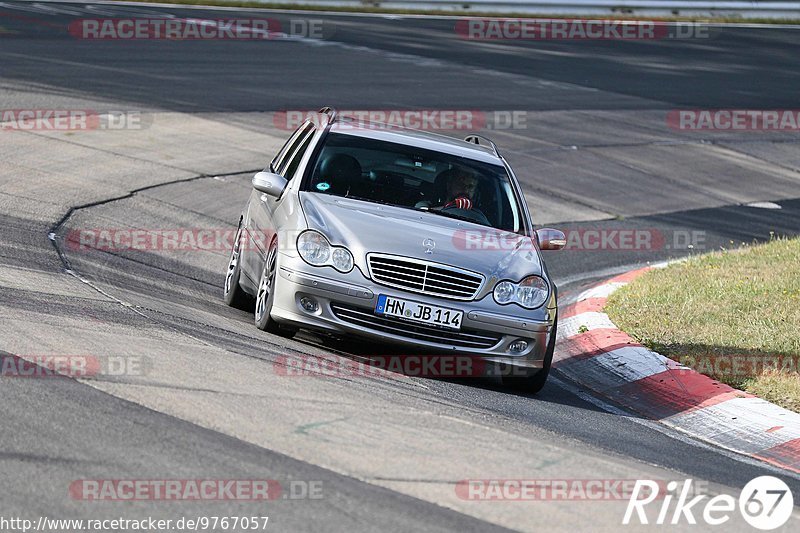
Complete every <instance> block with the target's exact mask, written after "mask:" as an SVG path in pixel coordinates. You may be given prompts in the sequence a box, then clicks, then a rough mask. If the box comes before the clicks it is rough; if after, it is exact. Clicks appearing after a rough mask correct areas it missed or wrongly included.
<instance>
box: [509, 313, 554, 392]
mask: <svg viewBox="0 0 800 533" xmlns="http://www.w3.org/2000/svg"><path fill="white" fill-rule="evenodd" d="M557 329H558V316H556V319H555V320H554V321H553V329H552V332H551V335H550V340H549V341H548V342H547V351H546V352H545V354H544V364H543V366H542V368H541V370H537V371H536V372H535V373H533V374H529V375H527V376H503V378H502V382H503V386H504V387H508V388H509V389H513V390H517V391H520V392H526V393H529V394H536V393H538V392H539V391H541V390H542V388H543V387H544V384H545V383H546V382H547V376H548V375H549V374H550V366H551V365H552V364H553V352H554V351H555V349H556V331H557Z"/></svg>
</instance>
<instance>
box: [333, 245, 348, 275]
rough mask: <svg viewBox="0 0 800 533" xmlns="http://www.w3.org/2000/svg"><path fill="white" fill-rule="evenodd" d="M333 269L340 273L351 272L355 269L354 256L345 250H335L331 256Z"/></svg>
mask: <svg viewBox="0 0 800 533" xmlns="http://www.w3.org/2000/svg"><path fill="white" fill-rule="evenodd" d="M331 264H332V265H333V268H335V269H336V270H338V271H340V272H350V270H351V269H352V268H353V254H351V253H350V251H349V250H347V249H345V248H334V249H333V254H331Z"/></svg>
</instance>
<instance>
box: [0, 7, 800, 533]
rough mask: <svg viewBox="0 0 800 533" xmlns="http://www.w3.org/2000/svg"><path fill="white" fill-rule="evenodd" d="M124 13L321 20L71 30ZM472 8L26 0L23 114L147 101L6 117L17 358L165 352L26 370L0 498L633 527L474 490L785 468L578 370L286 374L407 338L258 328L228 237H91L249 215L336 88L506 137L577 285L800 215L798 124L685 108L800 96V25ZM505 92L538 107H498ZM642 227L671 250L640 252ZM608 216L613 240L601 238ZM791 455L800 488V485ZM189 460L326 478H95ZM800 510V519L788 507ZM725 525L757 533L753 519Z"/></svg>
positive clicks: (10, 332) (591, 510) (154, 474)
mask: <svg viewBox="0 0 800 533" xmlns="http://www.w3.org/2000/svg"><path fill="white" fill-rule="evenodd" d="M126 17H145V18H147V17H150V18H152V17H176V18H183V17H192V18H205V19H213V18H225V17H227V18H246V17H267V18H270V19H274V20H276V21H278V22H279V24H280V25H281V27H283V28H290V27H292V21H293V20H294V21H295V25H296V26H295V27H300V26H297V21H298V20H299V21H306V22H309V21H313V22H314V24H317V23H319V24H321V27H322V28H323V34H322V35H323V37H322V38H314V37H313V36H312V37H308V36H306V37H303V38H300V37H295V38H289V39H287V38H282V39H271V40H264V41H233V40H228V41H170V40H146V41H133V42H132V41H117V40H100V41H92V40H86V39H76V38H75V37H74V36H73V35H71V34H70V33H69V31H68V28H69V25H70V23H71V22H74V21H76V20H78V19H82V18H126ZM455 23H456V21H455V20H453V19H443V18H430V19H429V18H419V17H397V16H356V15H340V14H318V13H313V14H309V13H289V12H279V11H267V12H262V11H254V10H246V9H242V10H226V11H220V10H206V9H190V8H183V7H174V6H161V7H159V6H147V5H144V4H141V5H129V4H126V5H113V4H85V3H81V2H78V3H54V2H15V1H6V0H4V1H3V2H0V110H21V109H56V110H59V109H60V110H69V109H73V110H75V109H83V110H95V111H98V112H110V111H124V112H128V113H129V114H131V115H134V116H137V117H139V118H140V119H141V123H140V124H141V125H140V126H139V127H135V128H133V127H128V128H123V129H120V130H113V131H112V130H105V129H98V130H89V131H41V130H37V131H0V160H2V161H3V164H2V167H1V168H2V170H0V351H1V353H0V359H1V360H2V361H6V360H8V361H16V360H18V358H19V357H22V358H26V357H34V356H36V355H71V356H90V357H97V358H100V359H102V358H109V357H111V358H119V359H122V360H126V361H134V362H136V363H137V366H136V369H138V370H135V371H130V372H122V373H120V374H119V375H114V376H107V375H104V376H101V377H97V378H94V379H88V378H87V379H80V380H73V379H66V378H48V379H24V378H10V377H2V378H0V402H1V403H2V406H3V414H4V416H3V421H2V423H0V472H2V474H0V479H2V481H3V483H2V484H0V507H2V511H0V513H2V514H0V516H3V517H6V518H8V517H12V516H17V517H27V518H29V519H34V520H35V519H37V518H38V517H40V516H47V517H49V518H85V519H88V518H113V517H117V516H122V517H127V518H145V517H147V516H153V517H159V518H164V519H179V518H181V517H194V518H197V517H199V516H225V515H227V516H236V515H238V516H244V515H248V516H269V526H268V527H269V528H270V529H276V528H277V530H279V531H319V530H334V531H339V530H342V531H344V530H348V531H363V530H378V529H381V530H388V531H406V530H407V531H438V530H443V531H444V530H461V531H487V530H492V529H502V528H507V529H513V530H524V531H534V530H540V529H544V528H548V529H556V530H561V529H564V530H575V529H577V528H588V527H591V528H592V529H593V530H597V531H617V530H618V529H619V528H620V527H621V526H620V522H621V520H622V516H623V513H624V510H625V505H626V501H623V500H613V499H612V500H610V501H574V500H573V501H570V500H555V501H525V502H518V501H472V500H468V499H464V498H462V497H460V493H459V492H458V491H457V487H458V485H457V484H458V482H459V481H461V480H468V479H539V480H576V479H578V480H586V479H597V480H629V479H645V478H646V479H655V480H676V481H682V480H684V479H687V478H691V479H693V480H697V481H698V482H701V483H703V484H704V485H703V486H704V487H707V489H708V490H709V491H711V492H712V493H716V492H719V493H729V494H733V495H736V496H738V494H739V491H740V490H741V488H742V487H743V486H744V484H745V483H747V481H749V480H750V479H752V478H754V477H756V476H759V475H776V470H775V469H773V468H771V467H769V466H767V465H764V464H762V463H757V462H754V461H750V460H745V459H744V458H741V457H737V456H734V455H732V454H730V453H727V452H725V451H723V450H719V449H715V448H712V447H709V446H706V445H703V444H701V443H699V442H696V441H693V440H692V439H690V438H688V437H685V436H682V435H678V434H675V433H672V432H670V431H667V430H666V429H664V428H663V427H661V426H659V425H658V424H657V423H654V422H651V421H647V420H641V419H640V418H638V417H637V416H635V415H633V414H627V413H623V412H620V411H618V410H616V409H614V408H613V406H611V407H610V406H607V405H604V404H603V403H602V402H601V401H600V400H598V399H597V398H594V397H592V396H591V395H590V394H589V393H587V392H585V391H582V390H581V389H580V387H578V386H576V385H574V384H571V383H569V382H567V381H566V380H565V379H564V378H562V377H560V376H559V374H558V372H553V373H552V374H551V375H552V376H553V377H554V379H552V380H551V381H550V382H549V383H548V385H547V386H546V388H545V389H544V390H543V391H542V393H541V394H540V395H538V396H536V397H528V396H525V395H520V394H514V393H511V392H509V391H506V390H504V389H503V388H502V387H500V386H499V385H498V384H496V383H494V382H491V381H483V380H480V381H479V380H466V379H462V380H436V379H421V378H415V377H404V376H397V375H385V376H374V375H370V376H358V375H353V376H339V377H290V376H286V375H285V371H283V370H282V368H283V366H282V365H283V364H284V362H285V359H286V358H287V357H304V358H318V359H320V360H325V359H332V358H337V357H339V356H349V355H352V354H356V355H359V354H361V355H369V354H375V353H381V351H382V350H385V347H382V346H374V345H370V344H366V343H362V342H353V341H349V340H347V339H328V338H323V337H321V336H318V335H313V334H310V333H301V334H300V335H298V336H297V337H296V338H295V339H294V340H291V341H289V340H286V339H282V338H279V337H275V336H271V335H269V334H266V333H263V332H260V331H258V330H257V329H255V327H254V326H253V325H252V317H251V315H249V314H247V313H245V312H243V311H237V310H233V309H231V308H228V307H226V306H225V305H224V303H223V302H222V298H221V286H222V281H223V278H224V269H225V265H226V261H227V254H228V250H227V249H224V248H222V247H215V248H213V249H210V250H204V251H198V250H182V251H181V250H163V249H161V250H145V251H141V250H139V251H131V250H127V251H120V250H112V251H101V250H81V249H76V248H75V247H71V246H70V243H69V237H70V235H74V234H75V232H80V231H81V230H85V229H100V228H127V229H131V228H140V229H141V228H145V229H178V228H194V229H198V228H201V229H214V230H219V231H228V232H230V230H231V229H232V228H233V227H234V226H235V223H236V220H237V217H238V215H239V212H240V210H241V208H242V206H243V205H244V203H245V200H246V199H247V196H248V194H250V190H251V188H250V181H249V180H250V178H251V176H252V173H253V172H254V171H257V170H259V169H261V168H263V167H264V166H265V165H266V164H267V162H268V161H269V160H270V159H271V158H272V156H273V155H274V153H275V151H276V150H277V149H278V148H279V147H280V145H281V144H282V143H283V141H284V140H285V138H286V137H287V135H288V134H289V131H288V130H287V129H286V128H285V127H284V126H283V123H282V122H281V120H282V119H281V118H280V117H282V116H284V115H281V112H285V111H287V110H308V109H314V108H318V107H320V106H322V105H332V106H336V107H338V108H340V109H347V110H360V109H372V110H437V109H440V110H441V109H444V110H469V111H471V112H472V113H473V115H472V116H477V117H483V118H482V119H487V123H489V124H490V125H491V126H492V127H491V128H489V127H484V128H483V130H482V131H481V133H484V134H486V135H489V136H490V137H492V138H493V139H494V140H495V141H496V142H497V144H498V145H499V147H500V150H501V151H502V152H503V153H504V154H506V156H507V157H508V159H509V161H510V162H511V164H512V166H513V167H514V169H515V171H516V173H517V175H518V177H519V178H520V181H521V182H522V184H523V187H524V189H525V193H526V195H527V198H528V202H529V205H530V207H531V209H532V212H533V216H534V220H535V222H536V223H537V224H540V225H543V224H546V225H549V226H552V227H557V228H561V229H565V230H571V231H570V235H574V236H576V238H577V239H578V240H577V241H575V242H574V243H573V249H571V250H567V251H563V252H557V253H552V252H548V253H547V254H546V256H545V259H546V261H547V262H548V266H549V269H550V272H551V274H552V275H553V276H554V277H555V279H556V280H557V282H558V283H559V287H560V292H561V296H562V303H563V302H568V301H569V300H570V298H574V297H575V295H576V294H577V293H578V292H579V291H580V290H581V289H582V288H584V287H586V286H588V285H589V284H590V283H592V282H594V281H596V280H599V279H602V278H605V277H608V276H611V275H613V274H614V273H617V272H622V271H625V270H627V269H630V268H634V267H637V266H642V265H645V264H648V263H653V262H659V261H663V260H667V259H671V258H676V257H682V256H685V255H689V254H694V253H702V252H705V251H709V250H714V249H719V248H720V247H723V248H730V247H735V246H739V245H741V244H742V243H750V242H753V241H764V240H767V239H769V238H770V235H771V234H777V235H797V234H798V233H800V174H798V169H800V149H799V148H800V145H799V141H800V139H799V138H798V134H797V132H796V131H795V132H736V133H732V132H719V131H717V132H714V131H680V130H676V129H674V128H672V127H670V125H669V124H668V120H667V117H668V116H669V113H670V112H674V111H675V110H681V109H688V110H692V109H705V108H707V109H791V108H792V107H793V106H796V105H797V87H798V86H799V85H800V68H798V67H799V66H800V59H798V57H800V55H798V44H797V43H798V42H800V41H799V40H798V37H800V30H795V29H792V28H783V27H765V28H760V27H732V26H731V27H722V26H721V27H713V28H710V31H709V32H708V37H707V38H691V39H676V40H670V39H664V40H655V41H626V42H620V41H536V42H532V41H470V40H467V39H463V38H461V37H460V36H459V35H458V34H457V32H456V31H455V30H454V26H455ZM508 112H517V115H514V116H517V117H518V121H517V122H516V124H515V126H514V127H500V126H498V124H499V123H498V122H497V120H498V117H507V116H512V115H509V114H508ZM519 117H522V118H519ZM466 133H467V132H461V131H456V132H450V133H449V134H452V135H460V136H463V135H465V134H466ZM754 203H755V204H754ZM765 203H766V204H765ZM750 204H752V205H757V206H761V207H752V206H750ZM776 206H779V207H780V209H775V208H774V207H776ZM766 207H771V208H766ZM614 232H616V233H614ZM620 232H634V233H638V234H643V235H646V236H647V238H649V239H650V241H649V242H651V245H650V246H647V247H645V248H642V249H630V248H627V249H626V247H624V246H623V247H622V248H623V249H618V248H619V247H617V246H616V244H618V243H619V242H620V241H619V238H618V235H619V234H620ZM51 233H52V234H53V235H52V236H53V238H54V239H55V244H56V245H57V246H58V250H59V251H60V252H61V253H62V255H61V256H60V255H59V253H58V251H57V249H56V247H55V246H54V242H53V240H52V239H51V238H49V235H50V234H51ZM596 235H605V236H606V238H607V239H608V243H607V244H606V245H605V246H604V247H601V248H600V249H597V248H595V247H594V246H593V243H594V242H595V241H594V240H592V239H593V237H592V238H590V237H591V236H596ZM612 235H613V236H612ZM587 236H590V237H587ZM66 267H69V269H70V271H71V273H69V272H65V268H66ZM8 364H12V363H8ZM777 475H779V476H780V477H781V478H782V479H783V480H784V481H785V482H786V483H787V484H789V486H790V487H791V488H792V490H793V491H794V493H795V495H796V496H797V497H796V501H797V500H798V499H800V478H798V476H796V475H793V474H789V473H777ZM165 479H170V480H178V479H181V480H187V479H188V480H195V479H216V480H219V479H223V480H238V479H274V480H277V481H278V482H280V483H281V485H282V486H283V487H293V486H294V487H310V486H314V487H316V486H321V487H322V492H321V495H322V496H321V497H320V498H310V497H308V495H307V494H306V495H304V494H302V491H301V490H300V489H298V491H299V492H297V493H296V494H292V493H291V492H290V491H288V490H285V491H284V494H285V495H287V497H285V498H284V497H283V495H282V496H281V497H279V498H278V499H277V500H274V501H268V502H246V501H237V500H230V499H228V500H223V501H216V502H208V501H204V502H175V501H169V500H157V501H136V502H120V501H85V500H80V499H77V498H75V497H74V494H72V493H71V492H70V491H69V489H70V487H71V486H72V484H73V483H75V482H76V481H80V480H165ZM292 483H294V485H293V484H292ZM656 514H657V511H655V510H654V511H652V512H651V515H650V517H651V519H655V515H656ZM797 525H798V520H797V516H794V517H793V518H792V519H791V521H790V522H789V523H788V524H787V525H786V526H785V528H786V529H790V528H791V529H796V528H797ZM628 527H629V528H631V529H638V528H637V527H635V526H628ZM641 527H642V528H643V529H644V528H646V526H641ZM725 527H726V528H729V529H732V530H740V529H742V530H744V529H747V528H748V526H747V525H746V524H744V523H743V522H742V521H741V519H740V518H734V519H733V520H732V522H731V523H729V524H728V525H726V526H725ZM651 529H652V527H651Z"/></svg>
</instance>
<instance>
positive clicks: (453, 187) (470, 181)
mask: <svg viewBox="0 0 800 533" xmlns="http://www.w3.org/2000/svg"><path fill="white" fill-rule="evenodd" d="M477 188H478V178H476V177H475V176H474V175H472V174H470V173H468V172H466V171H464V170H460V169H458V170H456V169H454V170H453V173H452V175H451V176H449V178H448V180H447V198H448V199H450V200H452V199H454V198H458V197H461V196H466V197H467V198H469V199H470V200H474V198H475V189H477Z"/></svg>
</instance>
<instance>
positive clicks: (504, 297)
mask: <svg viewBox="0 0 800 533" xmlns="http://www.w3.org/2000/svg"><path fill="white" fill-rule="evenodd" d="M549 294H550V287H548V285H547V282H546V281H545V280H544V278H542V277H540V276H528V277H527V278H524V279H523V280H522V281H520V282H519V283H513V282H511V281H508V280H505V281H501V282H500V283H498V284H497V285H495V287H494V300H495V301H496V302H497V303H499V304H501V305H505V304H509V303H515V304H519V305H521V306H522V307H525V308H526V309H536V308H537V307H541V305H542V304H543V303H545V302H546V301H547V297H548V296H549Z"/></svg>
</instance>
